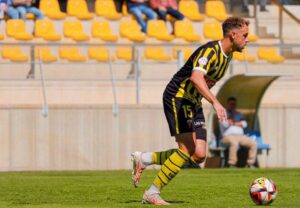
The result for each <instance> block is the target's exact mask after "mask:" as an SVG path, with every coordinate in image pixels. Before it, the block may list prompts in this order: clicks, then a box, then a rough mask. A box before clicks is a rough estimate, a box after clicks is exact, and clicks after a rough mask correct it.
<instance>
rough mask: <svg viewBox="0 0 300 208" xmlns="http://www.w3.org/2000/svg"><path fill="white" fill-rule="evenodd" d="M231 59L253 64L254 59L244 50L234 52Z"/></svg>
mask: <svg viewBox="0 0 300 208" xmlns="http://www.w3.org/2000/svg"><path fill="white" fill-rule="evenodd" d="M233 59H235V60H238V61H247V62H255V57H254V56H252V55H251V54H250V53H249V51H248V50H247V49H246V48H245V49H244V50H243V52H234V53H233Z"/></svg>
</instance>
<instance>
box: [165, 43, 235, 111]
mask: <svg viewBox="0 0 300 208" xmlns="http://www.w3.org/2000/svg"><path fill="white" fill-rule="evenodd" d="M231 58H232V54H230V55H228V56H227V55H226V54H225V53H224V51H223V50H222V47H221V42H220V41H211V42H208V43H206V44H205V45H203V46H200V47H199V48H198V49H197V50H196V51H195V52H194V53H193V54H192V55H191V56H190V58H189V59H188V61H187V62H186V63H185V64H184V66H183V67H182V68H181V69H180V70H179V71H178V72H177V73H176V74H175V75H174V76H173V78H172V80H171V81H170V82H169V84H168V85H167V87H166V90H165V92H164V96H168V97H177V98H185V99H188V100H190V101H192V102H193V103H195V104H197V105H200V106H201V99H202V96H201V95H200V93H199V92H198V90H197V89H196V88H195V87H194V85H193V83H192V82H191V81H190V77H191V75H192V71H193V70H200V71H202V72H203V73H204V74H205V81H206V84H207V86H208V87H209V88H211V87H213V86H214V85H215V83H216V82H217V81H218V80H220V79H221V78H222V77H223V76H224V74H225V72H226V70H227V68H228V65H229V62H230V60H231Z"/></svg>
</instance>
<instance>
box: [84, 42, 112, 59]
mask: <svg viewBox="0 0 300 208" xmlns="http://www.w3.org/2000/svg"><path fill="white" fill-rule="evenodd" d="M88 55H89V58H90V59H94V60H96V61H100V62H107V61H109V60H110V58H109V50H108V48H106V47H99V46H93V47H89V49H88ZM112 60H113V58H112Z"/></svg>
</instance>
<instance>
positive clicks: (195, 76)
mask: <svg viewBox="0 0 300 208" xmlns="http://www.w3.org/2000/svg"><path fill="white" fill-rule="evenodd" d="M204 76H205V75H204V73H203V72H202V71H199V70H194V71H193V72H192V76H191V78H190V80H191V82H192V83H193V84H194V86H195V87H196V89H197V90H198V91H199V93H200V94H201V95H202V96H203V97H204V98H205V99H206V100H207V101H208V102H210V103H211V104H212V105H213V107H214V109H215V111H216V113H217V116H218V119H219V120H220V121H226V120H227V115H226V110H225V108H224V107H223V106H222V105H221V103H220V102H219V101H218V99H217V98H216V96H214V94H212V93H211V91H210V90H209V88H208V86H207V84H206V81H205V78H204Z"/></svg>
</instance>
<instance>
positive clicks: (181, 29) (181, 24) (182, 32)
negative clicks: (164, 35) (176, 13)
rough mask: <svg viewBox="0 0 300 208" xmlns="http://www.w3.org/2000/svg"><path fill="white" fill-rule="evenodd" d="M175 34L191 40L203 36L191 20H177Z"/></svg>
mask: <svg viewBox="0 0 300 208" xmlns="http://www.w3.org/2000/svg"><path fill="white" fill-rule="evenodd" d="M175 36H176V37H178V38H183V39H185V40H186V41H189V42H195V41H199V40H200V39H201V36H200V35H197V34H196V33H195V30H194V27H193V24H192V23H191V22H190V21H189V20H181V21H176V22H175Z"/></svg>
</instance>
